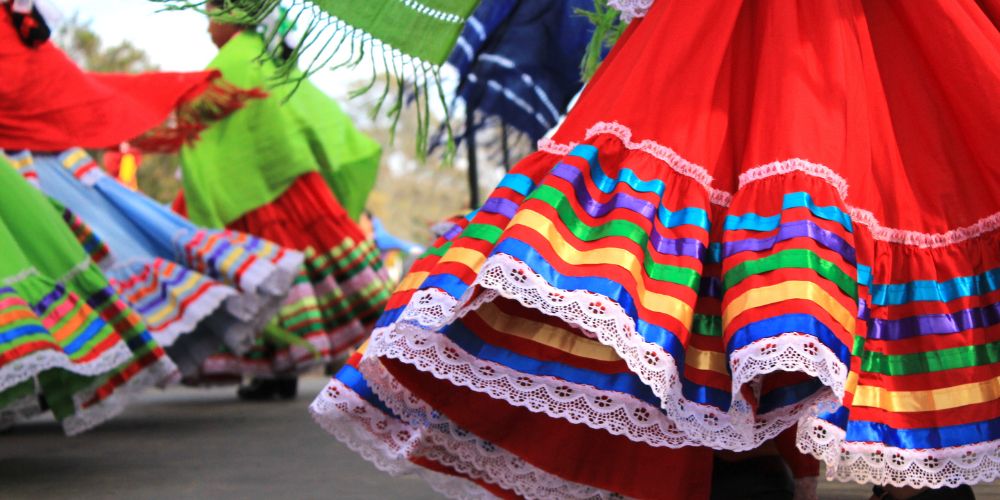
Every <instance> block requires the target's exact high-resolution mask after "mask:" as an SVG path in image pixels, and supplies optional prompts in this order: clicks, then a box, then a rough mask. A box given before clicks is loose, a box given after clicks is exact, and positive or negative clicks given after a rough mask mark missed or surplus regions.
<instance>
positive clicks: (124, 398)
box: [62, 357, 180, 436]
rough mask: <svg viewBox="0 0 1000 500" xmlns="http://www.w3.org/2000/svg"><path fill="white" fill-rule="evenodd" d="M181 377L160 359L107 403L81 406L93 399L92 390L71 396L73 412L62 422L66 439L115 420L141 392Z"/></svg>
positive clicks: (105, 400) (163, 359)
mask: <svg viewBox="0 0 1000 500" xmlns="http://www.w3.org/2000/svg"><path fill="white" fill-rule="evenodd" d="M179 376H180V374H179V373H178V371H177V367H176V366H175V365H174V363H173V362H172V361H170V359H169V358H165V357H164V358H160V359H159V360H157V361H156V362H155V363H153V364H152V365H150V366H147V367H146V368H144V369H143V370H142V371H141V372H139V373H137V374H135V376H133V377H132V378H130V379H129V380H128V381H127V382H125V384H124V385H122V386H120V387H117V388H116V389H115V391H114V392H113V393H112V394H111V395H110V396H108V397H107V398H106V399H103V400H101V401H100V402H98V403H96V404H94V405H92V406H89V407H87V408H83V407H82V406H83V403H84V402H86V401H88V400H89V399H90V398H92V397H93V389H96V388H92V390H89V391H85V392H81V393H77V394H75V395H73V401H74V403H75V404H76V411H75V412H74V413H73V415H71V416H69V417H67V418H66V419H64V420H63V421H62V426H63V430H64V431H65V432H66V435H67V436H75V435H77V434H80V433H81V432H84V431H87V430H90V429H92V428H94V427H95V426H97V425H99V424H101V423H104V422H106V421H108V420H110V419H112V418H114V417H116V416H118V415H119V414H120V413H121V412H122V411H124V410H125V407H126V406H128V404H129V403H130V402H131V401H132V400H133V399H134V398H135V397H136V396H137V395H138V394H139V393H140V392H142V391H143V390H145V389H147V388H149V387H153V386H160V387H164V386H166V385H167V384H171V383H174V382H177V381H178V380H179V378H178V377H179Z"/></svg>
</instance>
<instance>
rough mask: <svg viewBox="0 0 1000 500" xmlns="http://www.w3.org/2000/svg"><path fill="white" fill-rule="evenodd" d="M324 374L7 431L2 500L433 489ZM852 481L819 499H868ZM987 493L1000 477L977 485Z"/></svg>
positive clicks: (381, 493)
mask: <svg viewBox="0 0 1000 500" xmlns="http://www.w3.org/2000/svg"><path fill="white" fill-rule="evenodd" d="M325 382H326V378H325V377H321V376H308V377H304V378H303V379H302V380H301V382H300V387H299V397H298V398H297V399H295V400H293V401H286V402H265V403H245V402H241V401H238V400H237V399H236V396H235V390H234V388H233V387H217V388H209V389H192V388H185V387H172V388H170V389H168V390H164V391H157V390H152V391H148V392H146V393H144V394H143V395H142V396H141V397H140V399H139V400H138V401H136V402H134V403H133V404H132V405H131V406H130V407H129V408H128V409H127V410H126V411H125V413H123V414H122V415H120V416H119V417H117V418H115V419H114V420H112V421H110V422H107V423H105V424H104V425H101V426H100V427H97V428H96V429H93V430H91V431H89V432H86V433H84V434H82V435H80V436H76V437H72V438H68V437H66V436H64V435H63V433H62V430H61V429H60V428H59V427H58V425H56V423H55V422H54V421H53V420H52V419H51V417H46V418H39V419H36V420H34V421H32V422H28V423H24V424H21V425H19V426H16V427H14V428H12V429H10V430H7V431H5V432H2V433H0V499H4V500H6V499H49V498H52V499H56V498H58V499H63V498H73V499H81V500H84V499H106V498H115V499H118V498H121V499H153V500H155V499H171V500H174V499H178V498H184V499H188V498H191V499H202V498H205V499H220V500H228V499H282V500H297V499H383V498H386V499H413V500H421V499H436V498H440V497H439V496H438V495H437V494H436V493H435V492H434V491H433V490H431V489H430V487H428V486H427V485H426V484H424V483H423V482H422V481H421V480H419V479H416V478H412V477H401V478H394V477H390V476H389V475H387V474H384V473H382V472H379V471H378V470H376V469H375V468H374V467H373V466H372V465H371V464H369V463H368V462H366V461H364V460H363V459H362V458H361V457H359V456H358V455H356V454H355V453H353V452H352V451H350V450H349V449H348V448H347V447H346V446H344V445H342V444H340V442H338V441H337V440H336V439H334V438H333V437H332V436H330V435H328V434H327V433H326V432H325V431H323V430H322V429H320V428H319V426H317V425H316V424H314V423H313V421H312V419H311V418H310V417H309V413H308V411H307V407H308V405H309V403H310V402H311V401H312V398H313V396H314V395H315V394H317V393H319V391H320V390H321V389H322V388H323V386H324V384H325ZM870 491H871V490H870V489H868V488H867V487H864V486H860V485H855V484H840V483H826V482H823V483H821V485H820V498H821V499H830V500H848V499H852V500H853V499H858V500H860V499H867V498H868V496H869V494H870ZM976 493H977V495H978V498H980V499H990V498H1000V485H989V486H977V487H976Z"/></svg>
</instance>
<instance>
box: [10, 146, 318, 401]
mask: <svg viewBox="0 0 1000 500" xmlns="http://www.w3.org/2000/svg"><path fill="white" fill-rule="evenodd" d="M12 161H13V162H14V164H15V165H16V166H17V167H19V169H20V172H21V173H22V175H24V176H25V177H26V178H28V179H32V180H34V181H36V182H37V183H38V185H39V186H40V187H41V189H42V190H43V191H44V192H45V193H46V194H47V195H49V196H51V197H52V198H54V199H55V200H57V201H58V202H59V203H60V204H62V205H63V206H65V207H66V208H67V210H68V213H67V214H66V218H67V222H69V223H70V227H71V228H73V230H74V232H75V233H76V234H77V237H78V239H79V240H80V242H81V243H82V244H84V246H85V247H88V248H91V249H92V250H93V249H100V248H107V249H108V251H107V252H102V253H101V254H100V255H95V252H93V251H92V256H94V257H100V259H95V260H99V262H101V264H102V265H103V266H104V268H105V273H106V274H107V275H108V276H109V277H110V278H111V282H112V284H113V285H114V287H115V290H116V291H117V292H118V293H119V295H120V296H121V297H122V298H124V299H125V300H126V301H127V302H128V303H129V304H130V305H131V306H132V307H133V309H134V310H135V311H137V312H138V313H139V314H140V316H141V317H142V319H143V320H144V321H145V323H146V325H147V326H148V327H149V331H150V333H151V334H152V335H153V338H154V339H155V340H156V341H157V343H159V344H160V345H161V346H163V347H164V348H165V349H166V351H167V354H168V355H169V356H170V357H171V359H172V360H173V361H174V362H175V363H176V364H177V365H178V366H179V367H180V369H181V373H182V374H183V376H184V379H185V381H187V382H189V383H194V382H199V381H201V380H200V379H201V369H202V364H203V363H204V362H205V360H206V359H208V358H209V357H210V356H211V355H213V354H215V353H216V352H217V351H218V350H219V348H220V347H223V346H224V347H225V348H227V349H229V350H230V351H232V352H237V353H245V352H247V351H249V349H250V348H251V347H252V346H253V344H254V342H255V340H256V338H257V335H258V333H259V332H260V331H261V330H263V329H264V327H265V326H266V325H267V323H268V322H269V321H270V320H271V318H272V317H273V316H274V315H275V314H276V313H277V311H278V306H279V304H280V302H281V301H282V300H283V299H284V297H285V296H286V295H287V294H288V292H289V289H290V287H291V284H292V279H293V277H294V276H295V274H296V273H297V272H298V271H299V269H300V268H301V263H302V255H301V253H299V252H297V251H294V250H290V249H285V248H282V247H279V246H278V245H275V244H273V243H270V242H267V241H264V240H261V239H259V238H255V237H252V236H249V235H246V234H240V233H234V232H230V231H215V230H206V229H202V228H198V227H196V226H194V225H193V224H192V223H191V222H189V221H187V220H184V219H183V218H181V217H179V216H178V215H176V214H174V213H173V212H172V211H170V210H169V209H168V208H166V207H164V206H162V205H160V204H159V203H156V202H155V201H153V200H151V199H149V198H148V197H146V196H145V195H143V194H142V193H138V192H135V191H132V190H130V189H128V188H126V187H125V186H123V185H122V184H121V183H119V182H118V181H117V180H116V179H114V178H112V177H110V176H108V175H106V174H105V173H104V171H103V170H101V169H100V167H99V166H98V165H97V164H96V163H95V162H94V161H93V160H92V159H90V157H89V156H87V154H86V153H85V152H84V151H83V150H81V149H71V150H68V151H65V152H63V153H61V154H58V155H45V154H35V155H34V156H32V155H31V154H30V153H20V154H17V155H12ZM74 215H75V216H76V217H74ZM98 241H99V242H103V243H104V244H105V245H106V247H102V246H100V245H99V244H98V243H97V242H98Z"/></svg>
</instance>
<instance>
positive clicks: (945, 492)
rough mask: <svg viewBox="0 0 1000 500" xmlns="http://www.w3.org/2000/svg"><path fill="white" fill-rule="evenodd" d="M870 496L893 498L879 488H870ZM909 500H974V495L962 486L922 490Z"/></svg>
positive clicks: (883, 498)
mask: <svg viewBox="0 0 1000 500" xmlns="http://www.w3.org/2000/svg"><path fill="white" fill-rule="evenodd" d="M872 494H873V495H874V497H875V498H878V499H879V500H893V496H892V495H891V494H889V492H888V491H886V490H885V488H882V487H881V486H874V487H872ZM909 500H976V494H975V493H973V492H972V487H971V486H969V485H967V484H963V485H962V486H959V487H958V488H937V489H928V490H924V491H922V492H920V493H918V494H916V495H913V496H912V497H910V499H909Z"/></svg>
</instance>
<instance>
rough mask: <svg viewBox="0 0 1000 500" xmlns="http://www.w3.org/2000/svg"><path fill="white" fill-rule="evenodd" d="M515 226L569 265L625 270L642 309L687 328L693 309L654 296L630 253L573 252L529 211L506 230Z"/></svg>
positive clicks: (608, 250) (547, 222)
mask: <svg viewBox="0 0 1000 500" xmlns="http://www.w3.org/2000/svg"><path fill="white" fill-rule="evenodd" d="M516 225H520V226H524V227H525V228H527V229H530V230H532V231H535V232H537V233H538V234H539V235H541V236H543V237H544V238H546V239H547V240H548V241H549V244H551V245H552V249H553V250H554V251H555V254H556V255H557V256H558V257H559V258H560V259H562V260H563V262H565V263H566V264H569V265H571V266H585V265H615V266H618V267H621V268H622V269H625V270H626V271H628V272H629V273H630V274H631V275H632V279H633V280H634V282H635V287H636V292H637V293H636V296H635V297H633V298H635V299H636V300H637V301H638V302H639V303H641V304H642V305H643V306H644V307H645V308H647V309H649V310H651V311H654V312H658V313H662V314H666V315H668V316H672V317H674V318H676V319H677V320H678V321H680V322H681V324H683V325H685V326H690V325H691V321H692V319H693V317H694V310H693V309H692V307H691V306H690V305H688V304H687V303H686V302H684V301H682V300H680V299H678V298H677V297H674V296H671V295H665V294H662V293H656V292H652V291H649V290H648V289H647V288H646V283H645V281H644V277H645V276H646V275H645V273H644V272H643V263H642V261H641V260H639V259H638V258H636V256H635V255H634V254H632V253H631V252H629V251H627V250H624V249H621V248H611V247H608V248H601V249H597V250H585V251H581V250H577V249H576V248H575V247H573V246H572V245H570V244H569V242H567V241H566V240H565V239H563V237H562V235H561V234H560V233H559V231H558V230H557V229H556V227H555V225H554V224H553V223H552V221H551V220H549V219H548V218H547V217H545V216H543V215H541V214H539V213H538V212H535V211H533V210H525V209H522V210H521V211H520V212H518V213H517V215H516V216H514V218H513V219H512V220H511V221H510V224H509V226H508V227H514V226H516Z"/></svg>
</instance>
